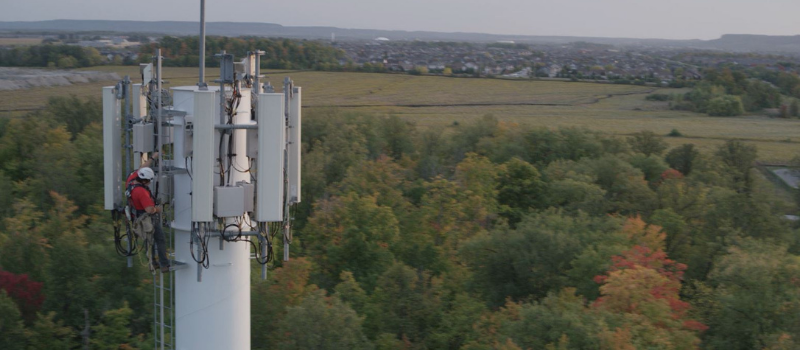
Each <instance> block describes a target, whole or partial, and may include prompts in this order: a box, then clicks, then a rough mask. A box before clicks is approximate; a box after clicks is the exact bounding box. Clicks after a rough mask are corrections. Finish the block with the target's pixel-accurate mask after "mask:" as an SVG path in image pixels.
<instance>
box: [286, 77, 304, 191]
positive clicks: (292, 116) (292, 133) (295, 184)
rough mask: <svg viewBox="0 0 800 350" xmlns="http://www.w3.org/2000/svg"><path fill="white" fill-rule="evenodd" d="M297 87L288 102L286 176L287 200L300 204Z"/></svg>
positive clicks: (300, 105)
mask: <svg viewBox="0 0 800 350" xmlns="http://www.w3.org/2000/svg"><path fill="white" fill-rule="evenodd" d="M301 91H302V90H301V89H300V88H299V87H296V88H294V92H293V96H292V99H291V101H289V106H288V108H289V144H288V146H287V147H288V148H289V149H288V154H289V159H288V168H287V169H286V174H287V176H288V177H289V179H288V182H289V187H288V190H289V200H290V201H292V202H295V203H300V170H301V168H300V151H301V149H302V146H303V145H302V143H301V140H300V134H301V131H302V128H301V126H302V115H301V109H302V106H303V104H302V98H301V96H302V94H301Z"/></svg>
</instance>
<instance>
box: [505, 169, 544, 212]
mask: <svg viewBox="0 0 800 350" xmlns="http://www.w3.org/2000/svg"><path fill="white" fill-rule="evenodd" d="M497 189H498V191H497V201H498V203H499V204H500V205H501V208H502V213H501V215H503V216H504V217H506V218H507V219H508V221H509V223H510V224H512V225H514V224H516V223H518V222H519V221H521V220H522V216H523V215H524V214H526V213H527V212H528V211H529V210H531V209H532V208H536V207H542V204H543V203H545V200H546V199H545V198H544V197H545V190H546V184H545V183H544V181H542V179H541V175H540V174H539V171H538V170H537V169H536V167H534V166H533V165H531V164H529V163H527V162H525V161H524V160H521V159H519V158H512V159H511V160H509V161H508V162H506V163H505V164H504V165H503V167H502V168H501V170H500V174H499V178H498V181H497Z"/></svg>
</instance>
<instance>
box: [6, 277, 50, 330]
mask: <svg viewBox="0 0 800 350" xmlns="http://www.w3.org/2000/svg"><path fill="white" fill-rule="evenodd" d="M0 289H3V290H5V291H6V293H7V294H8V296H9V297H11V299H13V300H14V302H15V303H17V307H18V308H19V311H20V312H21V313H22V317H23V319H25V321H28V322H30V321H33V319H34V318H36V312H37V311H39V308H41V306H42V303H43V302H44V295H42V283H41V282H36V281H32V280H31V279H30V278H28V275H16V274H13V273H11V272H8V271H0Z"/></svg>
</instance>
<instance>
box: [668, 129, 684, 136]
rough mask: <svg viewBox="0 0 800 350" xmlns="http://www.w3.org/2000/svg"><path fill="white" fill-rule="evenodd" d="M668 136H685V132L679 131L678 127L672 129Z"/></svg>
mask: <svg viewBox="0 0 800 350" xmlns="http://www.w3.org/2000/svg"><path fill="white" fill-rule="evenodd" d="M667 136H670V137H681V136H683V134H681V132H680V131H678V129H672V131H670V132H669V134H667Z"/></svg>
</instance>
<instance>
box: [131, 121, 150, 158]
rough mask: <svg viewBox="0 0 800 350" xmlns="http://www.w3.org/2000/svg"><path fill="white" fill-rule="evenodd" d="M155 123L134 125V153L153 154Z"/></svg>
mask: <svg viewBox="0 0 800 350" xmlns="http://www.w3.org/2000/svg"><path fill="white" fill-rule="evenodd" d="M153 136H154V135H153V123H147V124H142V123H139V124H133V151H134V152H140V153H147V152H153V150H154V145H153Z"/></svg>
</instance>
